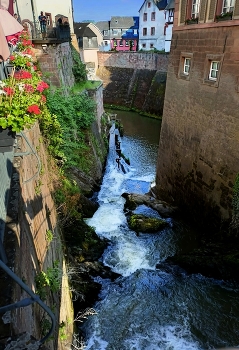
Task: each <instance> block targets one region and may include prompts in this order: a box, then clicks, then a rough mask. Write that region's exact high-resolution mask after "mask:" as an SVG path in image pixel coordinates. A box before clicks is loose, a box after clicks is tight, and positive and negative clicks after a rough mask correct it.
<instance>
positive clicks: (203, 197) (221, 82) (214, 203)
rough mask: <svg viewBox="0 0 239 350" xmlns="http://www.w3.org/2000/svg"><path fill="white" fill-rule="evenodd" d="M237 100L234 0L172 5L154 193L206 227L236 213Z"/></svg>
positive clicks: (238, 22)
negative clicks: (172, 11)
mask: <svg viewBox="0 0 239 350" xmlns="http://www.w3.org/2000/svg"><path fill="white" fill-rule="evenodd" d="M238 94H239V1H238V0H236V1H233V0H232V1H231V2H228V1H227V0H223V1H221V0H211V1H206V0H201V1H200V2H199V1H197V0H195V1H194V0H193V1H191V0H176V1H175V14H174V27H173V38H172V45H171V53H170V60H169V66H168V76H167V86H166V95H165V103H164V111H163V121H162V129H161V134H160V144H159V153H158V165H157V179H156V187H157V191H158V194H159V195H160V196H161V197H163V198H164V199H167V200H169V201H170V202H173V203H174V204H175V205H178V206H180V207H181V208H184V209H185V210H186V211H188V212H190V217H192V218H194V219H195V220H199V221H198V222H200V223H201V224H205V225H208V226H211V227H212V228H219V227H221V225H223V224H227V223H229V222H230V221H231V219H232V216H233V211H234V208H233V205H232V195H233V186H234V183H235V178H236V175H237V174H238V172H239V152H238V150H239V113H238V110H239V95H238Z"/></svg>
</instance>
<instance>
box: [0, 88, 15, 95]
mask: <svg viewBox="0 0 239 350" xmlns="http://www.w3.org/2000/svg"><path fill="white" fill-rule="evenodd" d="M3 90H4V91H5V92H6V94H7V95H8V96H12V95H13V94H14V89H13V88H11V87H9V86H7V87H4V88H3Z"/></svg>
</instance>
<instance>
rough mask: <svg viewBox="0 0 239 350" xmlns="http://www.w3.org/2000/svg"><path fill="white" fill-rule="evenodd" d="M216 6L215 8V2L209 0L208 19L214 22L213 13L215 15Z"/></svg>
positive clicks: (214, 0)
mask: <svg viewBox="0 0 239 350" xmlns="http://www.w3.org/2000/svg"><path fill="white" fill-rule="evenodd" d="M216 6H217V0H211V1H210V7H209V14H208V19H212V20H214V18H215V13H216Z"/></svg>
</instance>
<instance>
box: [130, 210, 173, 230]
mask: <svg viewBox="0 0 239 350" xmlns="http://www.w3.org/2000/svg"><path fill="white" fill-rule="evenodd" d="M128 225H129V228H130V229H131V230H133V231H135V232H137V233H138V232H145V233H146V232H147V233H153V232H158V231H159V230H161V229H162V228H164V227H165V226H167V225H168V223H167V221H165V220H163V219H157V218H149V217H147V216H145V215H141V214H133V215H131V216H130V217H129V218H128Z"/></svg>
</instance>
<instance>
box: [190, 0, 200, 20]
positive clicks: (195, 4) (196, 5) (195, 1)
mask: <svg viewBox="0 0 239 350" xmlns="http://www.w3.org/2000/svg"><path fill="white" fill-rule="evenodd" d="M200 2H201V1H200V0H192V8H191V17H192V18H198V17H199V12H200Z"/></svg>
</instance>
